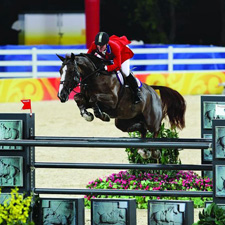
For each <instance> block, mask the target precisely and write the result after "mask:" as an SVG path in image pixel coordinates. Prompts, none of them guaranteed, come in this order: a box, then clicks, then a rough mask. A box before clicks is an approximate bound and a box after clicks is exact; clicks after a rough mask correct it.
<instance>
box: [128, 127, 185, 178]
mask: <svg viewBox="0 0 225 225" xmlns="http://www.w3.org/2000/svg"><path fill="white" fill-rule="evenodd" d="M129 136H130V137H141V134H140V133H139V132H131V133H129ZM146 137H147V138H153V133H151V132H148V133H147V135H146ZM157 138H178V133H177V131H176V129H175V128H173V129H168V128H165V124H164V123H163V124H162V125H161V127H160V131H159V134H158V136H157ZM144 150H147V149H144ZM125 151H126V152H127V155H128V160H129V162H130V163H139V164H148V163H157V160H156V159H153V158H149V159H143V158H142V157H141V156H140V154H139V153H138V149H136V148H126V150H125ZM160 151H161V155H162V156H161V158H160V159H159V161H158V163H161V164H181V161H180V160H179V158H178V157H179V151H178V149H166V148H163V149H161V150H160ZM139 171H140V170H138V171H137V170H129V172H130V173H132V174H136V173H138V172H139ZM145 172H152V173H156V172H158V173H160V172H159V171H145ZM168 173H174V171H168Z"/></svg>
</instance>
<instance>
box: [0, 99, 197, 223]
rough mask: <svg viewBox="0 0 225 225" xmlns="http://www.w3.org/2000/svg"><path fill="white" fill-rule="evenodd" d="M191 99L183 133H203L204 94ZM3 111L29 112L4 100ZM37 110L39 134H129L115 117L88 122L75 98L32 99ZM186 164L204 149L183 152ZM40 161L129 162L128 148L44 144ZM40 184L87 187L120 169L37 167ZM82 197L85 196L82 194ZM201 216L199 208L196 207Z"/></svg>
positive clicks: (143, 215)
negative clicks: (71, 146)
mask: <svg viewBox="0 0 225 225" xmlns="http://www.w3.org/2000/svg"><path fill="white" fill-rule="evenodd" d="M184 98H185V99H186V102H187V112H186V128H185V129H184V130H182V131H180V132H179V137H184V138H185V137H186V138H200V137H201V119H200V118H201V115H200V96H184ZM0 107H1V111H0V112H1V113H29V111H27V110H25V111H21V107H22V103H20V102H19V103H7V104H5V103H4V104H0ZM32 109H33V112H34V113H35V135H36V136H76V137H78V136H79V137H128V135H127V134H126V133H123V132H122V131H120V130H118V129H116V127H115V126H114V121H113V120H111V121H110V122H108V123H106V122H102V121H100V120H98V119H95V120H94V121H93V122H86V121H85V120H84V119H83V118H81V116H80V114H79V111H78V109H77V107H76V104H75V103H74V102H73V101H69V102H67V103H64V104H62V103H60V102H59V101H45V102H32ZM180 158H181V161H182V164H200V163H201V154H200V150H184V151H181V152H180ZM36 161H42V162H44V161H46V162H80V163H81V162H92V163H93V162H102V163H128V160H127V155H126V153H125V151H124V149H109V148H108V149H97V148H95V149H93V148H92V149H86V148H79V149H78V148H77V149H74V148H62V149H60V148H50V147H49V148H43V147H42V148H41V147H39V148H38V147H36ZM36 170H37V171H36V187H48V188H51V187H54V188H85V186H86V184H87V183H88V182H89V181H92V180H93V179H96V178H98V177H103V176H106V175H109V174H111V173H113V172H118V170H69V169H68V170H67V169H62V170H58V169H48V170H47V169H36ZM79 197H82V196H79ZM195 214H196V216H195V220H197V214H198V210H195ZM89 217H90V210H86V216H85V218H86V225H89V224H90V218H89ZM137 224H138V225H145V224H147V212H146V210H137Z"/></svg>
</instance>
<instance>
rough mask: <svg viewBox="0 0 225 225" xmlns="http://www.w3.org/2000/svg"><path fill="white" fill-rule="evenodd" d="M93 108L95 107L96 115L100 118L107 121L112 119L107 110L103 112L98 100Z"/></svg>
mask: <svg viewBox="0 0 225 225" xmlns="http://www.w3.org/2000/svg"><path fill="white" fill-rule="evenodd" d="M92 109H93V111H94V114H95V116H96V117H97V118H99V119H100V120H102V121H105V122H109V121H110V117H109V115H108V114H106V113H105V112H102V111H101V109H100V108H99V106H98V104H97V103H96V102H95V103H93V106H92Z"/></svg>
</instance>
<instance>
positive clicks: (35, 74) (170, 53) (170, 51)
mask: <svg viewBox="0 0 225 225" xmlns="http://www.w3.org/2000/svg"><path fill="white" fill-rule="evenodd" d="M131 49H132V50H133V52H134V54H135V55H137V54H157V53H158V54H159V53H165V54H167V59H131V61H130V64H131V67H133V68H135V66H139V65H143V66H146V65H167V66H168V69H167V70H161V71H159V70H157V71H150V70H148V71H137V70H134V73H135V74H149V73H173V72H179V73H184V72H202V71H196V70H195V71H193V70H191V71H186V70H185V71H181V70H179V71H174V69H173V68H174V65H182V64H186V65H196V64H202V65H203V64H224V65H225V57H224V58H207V59H206V58H197V59H174V54H176V53H184V54H185V53H210V54H213V53H225V47H196V48H195V47H191V48H177V47H176V48H174V47H172V46H169V47H168V48H132V46H131ZM71 52H73V53H74V54H79V53H86V52H87V49H37V48H35V47H34V48H32V49H8V50H0V55H31V60H18V61H14V60H12V61H11V60H10V61H5V60H0V67H3V66H8V67H12V66H31V67H32V71H31V72H0V79H1V78H40V77H58V76H59V73H58V72H55V71H50V72H40V71H38V66H61V61H60V60H56V61H53V60H38V55H55V54H59V55H66V54H70V53H71ZM207 71H210V70H207ZM211 71H214V72H215V71H224V70H219V69H215V70H211Z"/></svg>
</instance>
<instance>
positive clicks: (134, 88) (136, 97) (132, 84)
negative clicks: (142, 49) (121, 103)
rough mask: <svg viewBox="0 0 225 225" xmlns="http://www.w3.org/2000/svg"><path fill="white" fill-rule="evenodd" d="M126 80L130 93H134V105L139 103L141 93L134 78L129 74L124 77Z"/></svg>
mask: <svg viewBox="0 0 225 225" xmlns="http://www.w3.org/2000/svg"><path fill="white" fill-rule="evenodd" d="M126 80H127V81H128V83H129V85H130V87H131V89H132V91H133V92H134V104H137V103H139V102H140V101H141V91H140V88H139V87H138V84H137V80H136V78H135V77H134V76H133V74H132V73H130V74H129V76H128V77H126Z"/></svg>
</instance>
